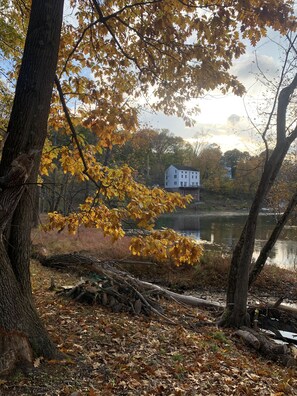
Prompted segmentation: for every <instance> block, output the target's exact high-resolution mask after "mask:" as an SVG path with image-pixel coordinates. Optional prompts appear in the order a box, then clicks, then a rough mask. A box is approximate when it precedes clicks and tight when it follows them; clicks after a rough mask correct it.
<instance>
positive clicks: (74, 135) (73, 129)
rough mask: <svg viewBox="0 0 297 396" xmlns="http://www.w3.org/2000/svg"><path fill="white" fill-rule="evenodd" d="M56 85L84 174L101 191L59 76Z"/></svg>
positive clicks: (56, 78)
mask: <svg viewBox="0 0 297 396" xmlns="http://www.w3.org/2000/svg"><path fill="white" fill-rule="evenodd" d="M55 84H56V87H57V90H58V93H59V97H60V101H61V104H62V107H63V111H64V114H65V117H66V120H67V123H68V125H69V128H70V131H71V134H72V136H73V139H74V141H75V144H76V146H77V149H78V152H79V155H80V158H81V160H82V163H83V166H84V170H83V173H84V174H85V175H86V176H88V178H89V179H90V180H91V181H92V182H93V183H94V184H95V185H96V187H97V188H98V189H100V188H101V186H100V184H99V183H97V181H96V180H95V179H94V178H93V177H92V176H91V175H90V174H89V172H88V169H89V167H88V164H87V161H86V159H85V157H84V153H83V150H82V148H81V145H80V143H79V140H78V137H77V133H76V130H75V128H74V125H73V123H72V121H71V117H70V113H69V110H68V107H67V105H66V101H65V98H64V94H63V90H62V87H61V84H60V81H59V79H58V77H57V76H56V77H55Z"/></svg>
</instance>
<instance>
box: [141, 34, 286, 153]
mask: <svg viewBox="0 0 297 396" xmlns="http://www.w3.org/2000/svg"><path fill="white" fill-rule="evenodd" d="M279 42H280V37H279V35H278V33H275V32H272V31H271V32H270V33H269V35H268V37H266V38H264V39H262V40H261V41H260V42H259V43H258V45H257V46H256V47H251V46H250V45H247V49H246V53H245V54H244V55H242V56H241V57H240V58H239V59H237V60H235V62H234V65H233V67H232V69H231V73H232V74H234V75H236V76H238V78H239V80H240V81H241V82H242V83H243V84H244V86H245V88H246V91H247V92H246V94H245V95H244V97H237V96H235V95H233V94H231V93H230V94H227V95H225V96H224V95H222V94H221V93H220V92H210V93H208V94H207V95H206V97H205V98H203V99H199V100H193V101H192V104H193V105H194V104H196V103H198V105H199V107H200V113H199V114H198V115H197V116H196V117H195V121H196V124H195V126H193V127H187V126H186V125H185V123H184V121H183V120H182V119H181V118H178V117H174V116H166V115H164V114H163V113H152V112H150V111H144V112H143V113H142V116H141V122H142V125H145V126H151V127H153V128H158V129H162V128H166V129H169V131H170V132H172V133H173V134H174V135H176V136H181V137H182V138H184V139H185V140H187V141H189V142H192V143H194V142H195V141H197V139H198V142H200V143H201V142H203V141H207V142H208V143H215V144H218V145H219V146H220V147H221V150H222V151H223V152H225V151H227V150H232V149H234V148H237V149H239V150H241V151H249V152H250V153H251V154H257V153H259V151H262V150H263V149H264V146H262V143H261V139H260V138H259V135H258V134H257V133H255V129H254V128H253V126H252V124H251V122H250V121H249V118H250V119H252V120H253V122H256V123H258V122H259V115H258V112H259V108H261V106H263V105H264V104H265V102H266V101H267V98H265V97H264V96H263V94H264V93H265V91H266V89H265V87H264V85H263V84H262V83H261V82H260V81H258V80H259V78H258V79H257V76H256V74H257V73H258V74H259V70H258V66H259V67H260V69H261V70H262V71H263V72H264V73H265V75H266V76H267V77H268V78H273V77H276V76H277V72H278V68H279V67H280V65H281V60H280V59H281V50H280V47H279V45H278V43H279ZM270 95H272V94H270Z"/></svg>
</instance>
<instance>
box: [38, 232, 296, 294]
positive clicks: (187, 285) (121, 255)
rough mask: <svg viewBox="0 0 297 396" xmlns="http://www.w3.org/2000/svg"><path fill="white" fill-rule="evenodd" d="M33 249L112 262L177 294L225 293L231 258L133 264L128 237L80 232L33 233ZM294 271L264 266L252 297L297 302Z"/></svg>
mask: <svg viewBox="0 0 297 396" xmlns="http://www.w3.org/2000/svg"><path fill="white" fill-rule="evenodd" d="M32 239H33V245H35V246H36V247H37V248H38V249H40V248H42V249H45V252H46V254H47V255H52V254H61V253H71V252H79V253H81V254H89V255H93V256H96V257H98V258H100V259H102V260H112V261H113V262H116V263H118V264H117V265H118V267H119V268H121V269H122V270H125V271H130V272H131V273H132V274H133V275H135V276H137V277H139V278H140V279H143V280H146V281H149V282H153V283H158V284H162V285H164V286H167V287H170V288H171V289H173V290H176V291H183V290H187V291H188V290H193V291H195V292H199V293H201V295H203V294H205V293H206V292H208V293H209V292H211V293H217V292H219V293H224V292H225V291H226V288H227V282H228V270H229V265H230V255H228V254H227V253H226V251H221V252H218V251H212V250H211V247H210V246H206V249H205V253H204V256H203V257H202V259H201V262H200V263H199V264H197V265H194V266H188V265H184V266H181V267H175V266H173V265H171V264H161V265H160V264H156V263H147V259H146V260H145V262H144V263H142V262H141V261H140V262H138V261H137V262H135V258H134V257H131V255H130V252H129V241H130V237H124V238H122V239H120V240H118V241H116V242H115V243H112V240H111V238H108V237H106V238H104V237H103V234H102V233H101V232H100V231H99V230H94V229H87V228H81V229H80V230H79V232H78V234H77V235H69V234H68V233H67V231H66V230H65V231H63V232H61V233H59V234H58V233H57V232H54V231H51V232H48V233H45V232H42V231H40V230H34V231H33V233H32ZM296 284H297V271H294V270H286V269H284V268H279V267H276V266H274V265H266V267H265V268H264V270H263V271H262V273H261V275H260V277H259V279H258V280H257V282H256V284H255V286H254V287H253V289H252V290H251V293H253V294H256V295H258V296H259V297H260V298H266V297H273V298H276V299H277V298H278V297H281V296H285V297H286V298H287V301H288V302H292V301H297V288H296Z"/></svg>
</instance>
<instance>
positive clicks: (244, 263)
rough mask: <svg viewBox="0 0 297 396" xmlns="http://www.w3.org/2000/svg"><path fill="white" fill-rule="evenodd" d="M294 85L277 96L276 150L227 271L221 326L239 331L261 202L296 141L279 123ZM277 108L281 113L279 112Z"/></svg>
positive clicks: (294, 133)
mask: <svg viewBox="0 0 297 396" xmlns="http://www.w3.org/2000/svg"><path fill="white" fill-rule="evenodd" d="M296 85H297V78H296V77H295V78H294V80H293V81H292V83H291V84H290V85H289V87H290V89H288V87H286V88H284V90H282V91H281V93H280V95H279V96H280V99H279V108H278V128H279V129H278V131H277V143H276V146H275V148H274V150H273V152H272V154H271V156H270V157H269V159H268V160H267V162H266V164H265V166H264V170H263V173H262V177H261V180H260V182H259V185H258V188H257V191H256V194H255V197H254V200H253V202H252V205H251V208H250V211H249V215H248V218H247V221H246V224H245V226H244V228H243V231H242V233H241V236H240V238H239V241H238V243H237V244H236V246H235V249H234V252H233V255H232V260H231V267H230V272H229V280H228V289H227V301H226V309H225V312H224V314H223V316H222V318H221V322H220V324H221V325H222V326H230V327H241V326H245V325H249V324H250V323H249V315H248V313H247V308H246V305H247V297H248V288H249V275H250V271H251V261H252V255H253V251H254V244H255V237H256V227H257V219H258V215H259V211H260V208H261V206H262V205H263V202H264V199H265V197H266V196H267V194H268V192H269V191H270V188H271V186H272V185H273V183H274V181H275V179H276V177H277V175H278V172H279V170H280V168H281V165H282V163H283V160H284V158H285V156H286V154H287V152H288V150H289V148H290V145H291V144H292V142H293V141H294V140H295V139H296V137H297V129H296V128H295V129H294V130H293V131H292V133H291V134H290V135H289V136H287V137H286V129H285V128H284V127H283V123H284V122H283V121H282V122H281V121H280V118H281V117H282V119H283V118H284V119H285V117H286V110H287V106H288V104H289V101H290V95H285V94H287V93H288V92H293V91H294V89H295V88H296ZM280 106H281V108H282V111H280ZM280 128H282V129H281V130H280Z"/></svg>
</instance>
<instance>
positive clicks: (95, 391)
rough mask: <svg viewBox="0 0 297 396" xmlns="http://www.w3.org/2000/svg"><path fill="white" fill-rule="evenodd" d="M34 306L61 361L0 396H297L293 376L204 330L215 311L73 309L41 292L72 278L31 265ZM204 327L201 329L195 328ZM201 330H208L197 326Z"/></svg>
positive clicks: (210, 328) (38, 364) (2, 384)
mask: <svg viewBox="0 0 297 396" xmlns="http://www.w3.org/2000/svg"><path fill="white" fill-rule="evenodd" d="M31 271H32V281H33V292H34V300H35V303H36V305H37V309H38V312H39V314H40V315H41V317H42V320H43V323H44V324H45V326H46V328H47V330H48V331H49V334H50V336H51V338H52V339H53V341H54V342H55V344H56V345H58V348H59V350H60V351H61V352H62V353H63V354H64V356H65V358H64V360H62V361H59V360H50V361H46V360H45V359H43V358H42V357H38V358H37V359H35V362H34V368H33V369H32V370H31V371H29V372H27V373H22V372H18V373H17V374H16V375H14V376H10V378H8V379H6V380H1V381H0V395H5V396H15V395H20V396H39V395H44V396H53V395H57V396H58V395H59V396H102V395H106V396H116V395H117V396H119V395H123V396H124V395H125V396H144V395H147V396H154V395H163V396H169V395H174V396H196V395H201V396H217V395H261V396H271V395H275V396H276V395H279V396H280V395H292V396H294V395H295V396H296V395H297V391H296V389H297V380H296V378H297V377H296V374H297V373H296V369H294V368H291V369H290V368H288V367H281V366H280V365H278V364H276V363H273V362H271V361H267V360H265V359H263V358H262V357H260V356H259V355H258V354H257V352H256V351H252V350H251V349H250V348H249V347H247V346H245V345H244V344H243V343H242V342H241V341H240V340H239V339H238V338H237V337H236V336H235V335H234V332H233V331H232V330H224V331H222V330H220V329H218V328H217V327H216V326H214V325H211V321H214V320H215V315H216V313H215V312H210V311H207V310H204V309H200V308H192V307H191V308H190V307H185V306H182V305H180V304H177V303H176V302H174V301H171V302H169V301H166V300H163V299H162V306H163V309H164V313H165V315H166V317H167V318H169V319H170V320H171V323H168V321H166V320H164V319H163V318H161V317H160V316H156V315H152V316H143V315H140V316H138V315H134V316H132V315H128V314H125V313H115V312H112V311H111V310H110V309H109V308H107V307H102V306H98V305H87V304H80V303H78V302H76V301H73V300H69V299H67V298H63V297H61V296H59V295H57V294H56V293H55V291H53V290H51V289H50V288H49V286H50V283H51V279H53V280H54V281H55V284H56V287H58V288H59V287H61V286H65V285H72V284H75V283H76V282H78V281H79V278H78V277H76V276H74V275H73V274H71V273H65V272H60V271H56V270H53V269H50V268H45V267H42V266H41V265H40V264H38V263H37V262H34V261H33V262H32V269H31ZM203 323H204V325H203ZM205 323H209V325H207V326H206V325H205Z"/></svg>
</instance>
